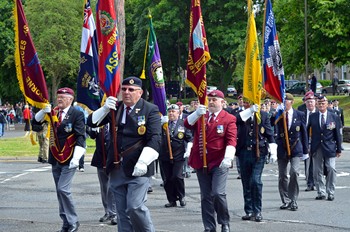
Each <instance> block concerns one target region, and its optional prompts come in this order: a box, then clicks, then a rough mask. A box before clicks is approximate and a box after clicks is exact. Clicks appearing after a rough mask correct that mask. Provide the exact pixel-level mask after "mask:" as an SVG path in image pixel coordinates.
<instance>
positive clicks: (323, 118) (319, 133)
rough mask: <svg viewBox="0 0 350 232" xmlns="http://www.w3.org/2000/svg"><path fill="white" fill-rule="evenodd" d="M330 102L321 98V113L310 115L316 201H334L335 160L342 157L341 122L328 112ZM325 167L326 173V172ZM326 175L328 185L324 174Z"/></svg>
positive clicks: (309, 127) (309, 124) (319, 107)
mask: <svg viewBox="0 0 350 232" xmlns="http://www.w3.org/2000/svg"><path fill="white" fill-rule="evenodd" d="M327 105H328V101H327V98H326V97H325V96H319V97H318V100H317V106H318V110H319V112H316V113H314V114H311V115H310V118H309V123H308V130H311V154H312V161H313V165H314V168H313V172H314V180H315V185H316V190H317V196H316V200H323V199H326V194H328V197H327V199H328V200H329V201H333V200H334V192H335V181H336V176H337V175H336V169H335V158H336V157H340V155H341V135H340V128H341V121H340V118H339V116H338V115H336V114H334V113H332V112H329V111H328V110H327ZM324 166H325V168H326V171H325V172H324V170H323V169H324ZM324 173H326V185H325V184H324V181H323V174H324Z"/></svg>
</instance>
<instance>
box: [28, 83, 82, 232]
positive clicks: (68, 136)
mask: <svg viewBox="0 0 350 232" xmlns="http://www.w3.org/2000/svg"><path fill="white" fill-rule="evenodd" d="M73 100H74V91H73V90H72V89H70V88H67V87H65V88H60V89H58V90H57V107H56V108H55V109H54V110H52V111H51V105H49V104H48V105H47V106H46V107H45V108H44V109H42V110H40V111H39V112H38V113H36V114H35V120H34V121H33V123H39V124H40V123H44V121H45V115H46V114H47V113H51V115H53V121H54V122H53V124H51V125H53V126H51V133H50V152H49V160H48V162H49V163H50V164H51V165H52V175H53V178H54V181H55V185H56V193H57V198H58V203H59V215H60V217H61V219H62V221H63V226H62V228H61V230H60V231H61V232H67V231H68V232H73V231H78V228H79V225H80V224H79V221H78V216H77V213H76V210H75V207H74V202H73V197H72V194H71V184H72V180H73V177H74V174H75V171H76V168H77V167H78V166H79V160H80V158H81V157H82V156H83V155H84V153H85V147H86V145H85V120H84V114H83V113H82V112H81V111H79V110H77V109H75V108H74V107H73V106H72V103H73ZM46 120H48V117H46Z"/></svg>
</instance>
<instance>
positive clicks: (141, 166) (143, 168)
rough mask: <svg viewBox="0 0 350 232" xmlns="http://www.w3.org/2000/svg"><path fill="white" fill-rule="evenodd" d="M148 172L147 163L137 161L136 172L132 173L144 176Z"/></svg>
mask: <svg viewBox="0 0 350 232" xmlns="http://www.w3.org/2000/svg"><path fill="white" fill-rule="evenodd" d="M146 173H147V164H146V163H144V162H140V161H137V163H136V165H135V167H134V172H133V173H132V175H133V176H143V175H145V174H146Z"/></svg>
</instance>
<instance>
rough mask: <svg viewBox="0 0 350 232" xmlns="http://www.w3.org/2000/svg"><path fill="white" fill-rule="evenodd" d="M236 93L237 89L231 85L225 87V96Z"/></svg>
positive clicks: (233, 95) (231, 95) (232, 95)
mask: <svg viewBox="0 0 350 232" xmlns="http://www.w3.org/2000/svg"><path fill="white" fill-rule="evenodd" d="M236 95H237V89H236V88H235V87H234V86H233V85H229V86H228V87H227V96H228V97H235V96H236Z"/></svg>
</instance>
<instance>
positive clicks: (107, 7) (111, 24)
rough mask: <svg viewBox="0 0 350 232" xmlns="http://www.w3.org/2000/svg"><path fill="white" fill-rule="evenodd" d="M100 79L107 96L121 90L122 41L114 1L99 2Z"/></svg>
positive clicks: (97, 18)
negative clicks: (120, 63)
mask: <svg viewBox="0 0 350 232" xmlns="http://www.w3.org/2000/svg"><path fill="white" fill-rule="evenodd" d="M96 12H97V14H96V26H97V41H98V61H99V62H98V64H99V65H98V78H99V82H100V87H101V88H102V90H103V91H104V92H105V94H106V95H107V96H114V97H116V96H117V94H118V93H119V90H120V66H119V62H120V41H119V33H118V27H117V17H116V13H115V8H114V0H99V1H98V2H97V7H96Z"/></svg>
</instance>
